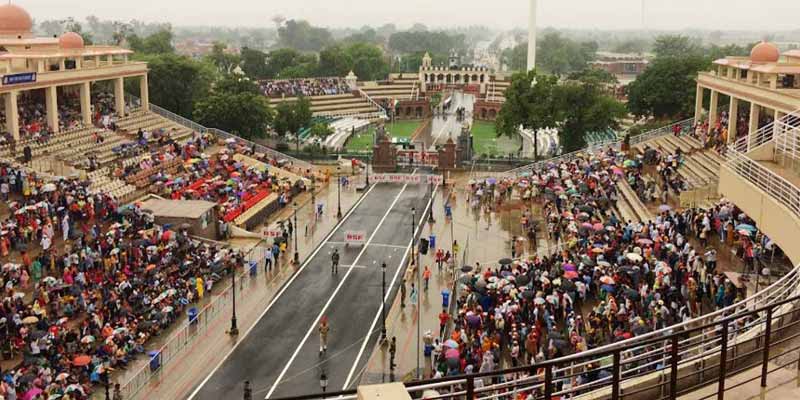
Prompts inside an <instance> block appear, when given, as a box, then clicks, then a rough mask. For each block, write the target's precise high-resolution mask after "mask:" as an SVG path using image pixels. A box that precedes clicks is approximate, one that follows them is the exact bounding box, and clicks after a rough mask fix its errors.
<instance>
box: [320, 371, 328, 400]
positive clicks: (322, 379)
mask: <svg viewBox="0 0 800 400" xmlns="http://www.w3.org/2000/svg"><path fill="white" fill-rule="evenodd" d="M319 387H321V388H322V393H323V396H322V398H325V390H326V389H327V388H328V375H325V372H323V373H322V375H320V376H319Z"/></svg>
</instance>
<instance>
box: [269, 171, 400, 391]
mask: <svg viewBox="0 0 800 400" xmlns="http://www.w3.org/2000/svg"><path fill="white" fill-rule="evenodd" d="M407 187H408V185H407V184H406V185H403V188H402V189H401V190H400V193H398V194H397V197H395V198H394V201H392V204H391V205H390V206H389V208H387V209H386V213H385V214H383V217H382V218H381V220H380V222H378V226H377V227H375V230H374V231H372V234H371V235H370V236H369V239H368V240H367V243H366V244H365V245H364V248H362V249H361V251H360V252H359V253H358V256H357V257H356V259H355V261H353V263H352V264H351V266H354V265H357V264H358V261H359V260H360V259H361V257H362V256H363V255H364V253H366V251H367V247H369V245H370V243H372V239H373V238H374V237H375V235H376V234H377V233H378V231H380V229H381V226H383V223H384V222H386V218H388V217H389V213H390V212H391V211H392V209H393V208H394V206H395V204H397V202H398V200H400V196H402V195H403V192H405V190H406V188H407ZM351 272H353V268H348V269H347V273H346V274H345V275H344V278H342V280H340V281H339V285H337V286H336V289H334V291H333V293H332V294H331V296H330V297H329V298H328V301H327V302H325V305H324V306H323V307H322V310H320V312H319V315H317V318H316V319H314V322H313V323H312V324H311V326H310V327H309V328H308V331H307V332H306V334H305V336H303V340H301V341H300V344H299V345H297V348H296V349H295V350H294V353H292V356H291V357H290V358H289V361H288V362H287V363H286V365H285V366H284V367H283V370H282V371H281V373H280V375H278V378H277V379H276V380H275V383H273V384H272V387H271V388H270V389H269V392H267V395H266V396H265V397H264V399H269V397H270V396H272V393H274V392H275V389H277V388H278V385H279V384H280V382H281V379H283V376H284V375H286V372H287V371H289V367H291V365H292V363H293V362H294V359H295V358H297V355H298V354H300V350H302V348H303V345H305V343H306V341H307V340H308V337H309V336H311V333H312V332H314V330H315V329H316V328H317V324H319V320H320V319H321V318H322V316H323V315H325V312H326V311H328V307H330V305H331V303H332V302H333V299H334V298H335V297H336V294H338V293H339V290H341V289H342V286H344V283H345V282H346V281H347V278H348V277H349V276H350V273H351Z"/></svg>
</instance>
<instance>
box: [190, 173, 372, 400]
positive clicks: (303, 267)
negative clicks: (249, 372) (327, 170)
mask: <svg viewBox="0 0 800 400" xmlns="http://www.w3.org/2000/svg"><path fill="white" fill-rule="evenodd" d="M375 186H376V185H373V186H370V188H369V190H367V192H366V193H364V195H363V196H361V198H360V199H358V201H356V203H355V204H354V205H353V207H351V208H350V211H348V212H347V214H345V215H344V218H342V219H341V221H339V223H337V224H336V226H334V227H333V229H331V231H330V232H329V233H328V236H326V237H325V239H324V240H323V241H322V243H325V242H327V241H328V240H329V239H330V238H331V237H332V236H333V234H334V233H336V231H337V230H339V227H341V226H342V225H343V224H344V223H345V221H347V219H348V218H349V217H350V215H351V214H353V212H355V210H356V209H357V208H358V206H359V205H361V203H362V202H363V201H364V200H366V198H367V197H368V195H369V192H371V191H372V189H373V188H375ZM323 247H325V246H322V245H320V246H317V248H316V249H315V250H314V252H313V253H311V254H310V255H309V256H308V257H307V258H306V261H305V262H304V263H303V265H302V266H301V267H300V269H299V270H297V272H296V273H295V274H294V275H292V277H291V278H290V279H289V281H288V282H286V284H285V285H283V287H282V288H281V290H280V291H279V292H278V294H276V295H275V297H273V298H272V301H270V302H269V305H267V308H265V309H264V311H263V312H261V315H259V316H258V319H256V321H255V322H254V323H253V325H251V326H250V328H248V329H247V331H246V332H244V334H243V335H241V336H239V338H238V340H237V341H236V343H235V344H234V345H233V347H232V348H231V349H230V351H228V354H226V355H225V357H223V358H222V360H221V361H220V362H219V363H218V364H217V366H216V367H214V369H212V370H211V372H210V373H209V374H208V376H206V378H205V379H203V381H202V382H200V384H199V385H198V386H197V389H195V390H194V392H192V394H191V395H189V399H193V398H194V397H195V396H197V394H198V393H200V389H202V388H203V386H205V384H206V383H207V382H208V380H209V379H211V377H212V376H214V374H215V373H216V372H217V370H219V368H220V367H222V364H223V363H225V361H226V360H227V359H228V357H230V356H231V354H233V352H234V351H235V350H236V348H237V347H239V345H240V344H241V343H242V342H244V338H246V337H247V335H248V334H250V331H252V330H253V328H255V327H256V325H258V323H259V322H260V321H261V319H262V318H264V315H266V314H267V312H268V311H269V310H270V309H271V308H272V306H273V305H274V304H275V303H276V302H277V301H278V299H280V297H281V295H283V293H285V292H286V290H287V289H288V288H289V286H291V285H292V282H294V280H295V278H297V277H298V276H300V273H301V272H303V270H304V269H305V268H306V266H308V264H309V263H310V262H311V260H313V259H314V256H316V255H317V253H318V252H319V251H320V250H322V248H323Z"/></svg>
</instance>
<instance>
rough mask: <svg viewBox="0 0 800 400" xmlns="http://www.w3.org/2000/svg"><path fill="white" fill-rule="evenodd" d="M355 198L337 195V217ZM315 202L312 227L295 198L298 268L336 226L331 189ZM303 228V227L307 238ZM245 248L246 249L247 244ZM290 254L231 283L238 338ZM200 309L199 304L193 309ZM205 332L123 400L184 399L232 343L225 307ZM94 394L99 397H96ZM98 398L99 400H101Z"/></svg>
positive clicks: (140, 364) (281, 216)
mask: <svg viewBox="0 0 800 400" xmlns="http://www.w3.org/2000/svg"><path fill="white" fill-rule="evenodd" d="M334 182H335V181H334ZM359 196H360V193H356V192H355V190H354V187H352V186H351V187H350V188H349V189H344V190H342V194H341V198H342V210H343V213H344V212H346V211H347V210H349V209H350V207H351V206H352V205H353V204H355V202H356V201H357V200H358V198H359ZM316 202H317V203H320V202H322V203H323V204H324V215H323V217H322V218H320V219H319V220H316V221H315V218H314V211H313V206H312V205H311V195H310V194H309V193H304V194H302V195H301V196H299V197H298V204H301V205H302V206H301V207H300V209H299V211H298V213H297V221H298V228H297V229H296V233H297V234H299V236H300V241H299V242H298V251H299V253H300V259H301V262H302V260H303V259H304V258H305V257H306V256H308V255H309V254H310V252H311V251H312V250H313V249H314V248H315V247H316V245H317V244H319V242H321V241H322V239H324V237H325V234H326V233H327V232H328V231H330V229H332V228H333V227H334V226H335V225H336V223H337V222H338V220H337V219H336V206H337V191H336V185H335V184H331V185H330V188H323V189H317V194H316ZM291 215H292V209H291V208H285V209H283V210H281V211H279V212H278V213H276V214H275V215H273V216H272V217H271V218H270V219H269V220H268V221H266V223H267V224H270V223H273V222H275V221H280V220H285V219H286V218H289V217H291ZM306 227H308V230H307V234H306ZM261 228H263V225H262V226H260V227H259V230H260V229H261ZM249 242H250V243H249V244H250V245H251V246H252V241H249ZM237 243H238V244H247V243H248V241H247V240H234V241H233V243H232V245H233V246H236V245H237ZM292 244H293V242H291V241H290V245H291V249H292V250H293V245H292ZM292 253H293V251H287V253H286V254H285V255H284V256H283V258H282V260H281V262H280V264H279V267H278V268H273V270H272V271H271V272H269V273H266V274H265V273H264V271H263V270H261V271H259V273H258V275H257V276H256V277H255V278H253V279H247V281H246V282H237V290H239V291H241V292H240V293H243V295H241V296H240V295H239V294H237V296H236V297H237V299H236V314H237V320H238V327H239V330H240V332H241V333H242V334H243V333H245V332H247V330H248V329H250V327H251V326H252V325H253V323H254V322H255V321H256V319H257V318H258V316H259V315H260V314H261V312H262V310H263V308H264V307H265V306H266V305H267V303H268V302H269V301H270V299H271V298H272V297H273V296H274V295H275V294H276V293H277V291H278V290H279V289H280V288H281V286H282V285H283V284H284V283H285V282H286V281H287V280H288V279H289V277H291V276H292V274H293V273H294V272H295V267H294V266H293V265H292V264H291V263H290V261H291V257H292V255H293V254H292ZM229 287H230V285H227V284H225V285H224V288H223V285H217V288H215V289H214V291H213V292H212V293H211V295H210V296H208V295H207V296H206V302H210V301H213V300H214V299H215V298H217V297H219V296H221V295H222V294H221V293H223V292H225V291H227V289H228V288H229ZM202 306H203V305H202V304H201V305H200V306H198V308H201V307H202ZM179 326H182V322H181V324H175V326H174V327H173V331H174V330H176V329H175V328H177V327H179ZM206 326H207V328H206V331H205V332H202V333H200V334H198V335H196V336H194V337H191V338H187V339H186V340H187V341H193V343H191V344H189V345H188V346H187V348H186V349H185V350H184V351H182V352H181V353H180V354H178V355H177V356H175V357H174V358H172V359H171V360H170V361H169V362H168V363H165V364H164V365H163V366H162V368H161V370H160V371H159V373H158V374H155V375H154V376H153V377H152V378H150V379H149V382H148V383H147V385H146V386H145V387H144V388H142V389H141V390H140V391H139V392H138V393H136V396H135V397H132V396H131V397H127V398H126V400H128V399H130V398H138V399H182V398H186V397H187V396H188V394H189V393H191V391H192V390H194V388H195V387H196V386H197V385H198V384H199V383H200V382H201V381H202V380H203V379H204V378H205V377H206V375H207V374H208V373H209V370H210V368H211V367H212V366H214V365H216V364H217V363H218V362H219V361H220V360H221V359H222V357H223V356H224V355H225V354H227V353H228V351H229V350H230V349H231V348H232V347H233V345H234V344H235V343H236V342H237V338H236V337H231V336H230V335H228V334H227V330H228V329H229V327H230V309H229V308H228V307H225V308H224V309H223V310H221V311H220V312H218V313H217V314H216V315H214V316H213V317H210V319H209V321H208V322H207V324H206ZM240 336H243V335H240ZM181 339H182V338H178V339H176V338H173V332H170V333H169V334H162V336H161V337H160V338H159V340H157V341H154V342H151V343H148V346H147V349H148V350H151V349H158V348H160V347H161V346H163V345H164V344H165V343H167V342H168V341H169V340H173V341H175V340H181ZM173 343H174V342H173ZM148 363H149V358H148V357H145V356H139V357H138V358H137V359H136V360H135V361H134V362H133V363H131V365H130V366H129V367H128V368H127V369H126V370H124V371H118V373H119V376H118V377H115V380H116V381H117V382H120V383H121V384H125V382H128V381H129V380H131V379H133V377H134V376H135V375H136V374H137V373H139V371H141V370H142V369H147V368H148ZM164 383H165V384H164ZM97 394H98V395H101V393H99V392H98V393H97ZM98 398H102V396H100V397H98Z"/></svg>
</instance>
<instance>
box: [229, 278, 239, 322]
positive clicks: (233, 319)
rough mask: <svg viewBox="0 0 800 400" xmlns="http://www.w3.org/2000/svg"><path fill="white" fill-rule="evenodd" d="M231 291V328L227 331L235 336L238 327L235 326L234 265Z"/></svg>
mask: <svg viewBox="0 0 800 400" xmlns="http://www.w3.org/2000/svg"><path fill="white" fill-rule="evenodd" d="M231 289H232V290H233V291H232V292H231V295H232V299H233V302H232V304H233V313H232V314H231V329H230V330H229V331H228V334H229V335H232V336H236V335H238V334H239V327H238V326H236V266H232V267H231Z"/></svg>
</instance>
